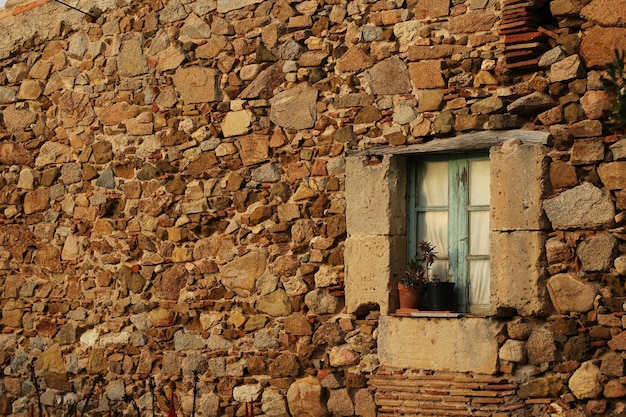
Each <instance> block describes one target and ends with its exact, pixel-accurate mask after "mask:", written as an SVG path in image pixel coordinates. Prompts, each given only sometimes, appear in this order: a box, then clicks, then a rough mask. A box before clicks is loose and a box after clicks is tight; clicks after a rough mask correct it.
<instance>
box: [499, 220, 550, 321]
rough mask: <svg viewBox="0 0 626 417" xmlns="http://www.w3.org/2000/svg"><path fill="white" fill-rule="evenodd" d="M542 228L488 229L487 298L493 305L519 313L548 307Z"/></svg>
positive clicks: (533, 311) (540, 310)
mask: <svg viewBox="0 0 626 417" xmlns="http://www.w3.org/2000/svg"><path fill="white" fill-rule="evenodd" d="M547 238H548V234H547V233H546V232H538V231H517V232H511V233H499V232H492V233H491V239H490V241H491V257H492V258H491V299H492V306H493V307H494V308H495V309H503V308H514V309H516V310H517V312H518V314H519V315H521V316H530V315H534V314H543V313H545V312H546V311H547V310H548V308H549V298H548V295H547V293H546V285H545V280H546V277H545V267H546V259H545V249H544V248H545V243H546V240H547Z"/></svg>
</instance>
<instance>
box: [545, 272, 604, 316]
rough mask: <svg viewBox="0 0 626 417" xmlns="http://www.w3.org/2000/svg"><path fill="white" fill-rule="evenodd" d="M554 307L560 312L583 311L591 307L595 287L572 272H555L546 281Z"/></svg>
mask: <svg viewBox="0 0 626 417" xmlns="http://www.w3.org/2000/svg"><path fill="white" fill-rule="evenodd" d="M547 288H548V292H549V293H550V298H551V299H552V304H553V305H554V308H556V310H557V311H558V312H559V313H560V314H568V313H570V312H578V313H584V312H587V311H589V310H590V309H591V308H592V307H593V300H594V298H595V296H596V292H597V291H596V289H595V288H594V287H593V285H591V284H590V283H587V282H584V281H582V280H581V279H579V278H578V277H576V276H574V275H573V274H557V275H554V276H553V277H551V278H550V279H549V280H548V281H547Z"/></svg>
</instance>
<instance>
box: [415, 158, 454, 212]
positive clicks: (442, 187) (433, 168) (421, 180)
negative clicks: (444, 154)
mask: <svg viewBox="0 0 626 417" xmlns="http://www.w3.org/2000/svg"><path fill="white" fill-rule="evenodd" d="M418 175H419V176H418V180H417V184H418V190H417V205H418V206H419V207H433V206H447V205H448V162H447V161H443V162H424V163H422V164H420V167H419V174H418Z"/></svg>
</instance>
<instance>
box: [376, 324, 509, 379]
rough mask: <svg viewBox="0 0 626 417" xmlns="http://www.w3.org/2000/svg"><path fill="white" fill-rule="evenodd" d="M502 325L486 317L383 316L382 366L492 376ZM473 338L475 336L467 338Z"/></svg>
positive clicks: (496, 359) (494, 370)
mask: <svg viewBox="0 0 626 417" xmlns="http://www.w3.org/2000/svg"><path fill="white" fill-rule="evenodd" d="M500 331H501V324H500V323H498V322H497V321H495V320H491V319H485V318H464V319H463V320H450V319H445V318H444V319H441V318H439V319H437V318H431V319H407V318H397V317H390V316H385V315H382V316H381V317H380V321H379V325H378V332H379V334H378V355H379V359H380V363H381V365H385V366H391V367H397V368H414V369H432V370H435V371H448V370H449V371H452V370H454V371H457V372H477V373H482V374H493V373H495V372H496V370H497V367H496V365H497V362H498V343H497V341H496V338H497V335H498V333H499V332H500ZM468 335H472V337H468Z"/></svg>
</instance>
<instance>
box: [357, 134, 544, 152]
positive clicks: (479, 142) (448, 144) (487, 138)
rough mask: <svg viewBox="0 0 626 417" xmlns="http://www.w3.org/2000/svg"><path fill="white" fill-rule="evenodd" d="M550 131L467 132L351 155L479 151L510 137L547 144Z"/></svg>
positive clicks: (372, 149)
mask: <svg viewBox="0 0 626 417" xmlns="http://www.w3.org/2000/svg"><path fill="white" fill-rule="evenodd" d="M549 136H550V133H548V132H538V131H534V130H521V129H517V130H487V131H481V132H474V133H467V134H464V135H459V136H455V137H452V138H445V139H434V140H431V141H430V142H426V143H418V144H415V145H409V146H406V147H403V148H397V147H392V146H384V147H379V148H371V149H363V150H356V151H350V152H349V155H354V156H367V155H409V154H423V153H438V152H440V153H441V152H454V151H461V152H467V151H478V150H485V149H489V148H491V147H492V146H498V145H501V144H502V143H504V142H506V141H507V140H510V139H519V140H520V141H522V143H538V144H543V145H545V144H547V143H548V137H549Z"/></svg>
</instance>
